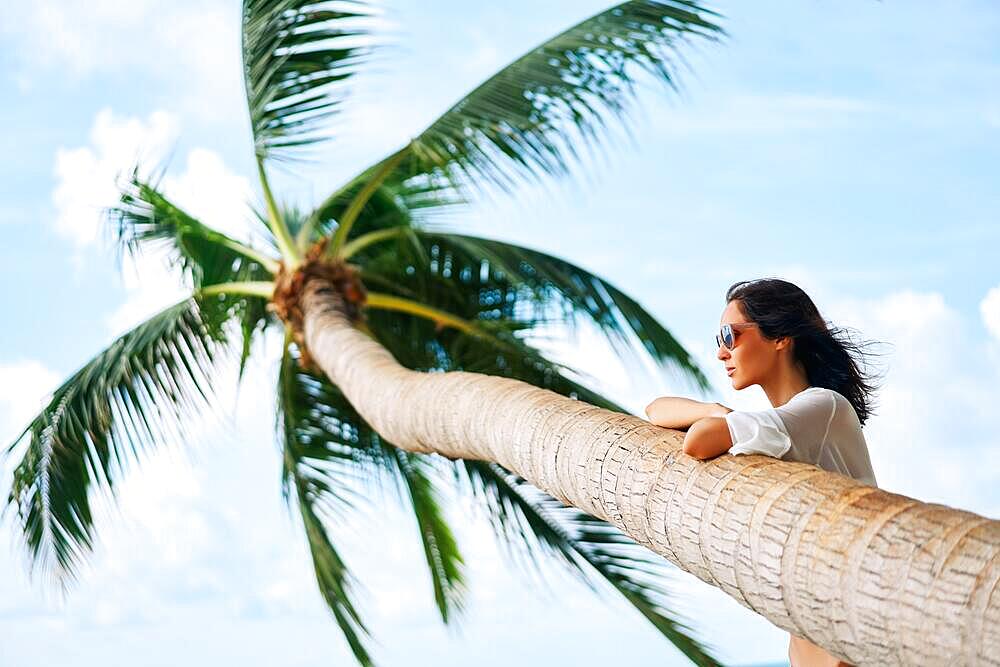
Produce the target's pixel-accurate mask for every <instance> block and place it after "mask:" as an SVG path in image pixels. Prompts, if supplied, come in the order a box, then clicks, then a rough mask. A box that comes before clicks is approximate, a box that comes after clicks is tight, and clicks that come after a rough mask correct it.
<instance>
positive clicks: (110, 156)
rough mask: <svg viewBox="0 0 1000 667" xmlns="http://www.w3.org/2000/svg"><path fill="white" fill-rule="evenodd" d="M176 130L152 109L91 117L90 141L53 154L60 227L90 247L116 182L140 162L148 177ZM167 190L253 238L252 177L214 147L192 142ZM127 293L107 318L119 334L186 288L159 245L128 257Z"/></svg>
mask: <svg viewBox="0 0 1000 667" xmlns="http://www.w3.org/2000/svg"><path fill="white" fill-rule="evenodd" d="M177 135H178V121H177V119H176V117H175V116H174V115H173V114H170V113H167V112H164V111H154V112H153V113H151V114H150V115H149V116H148V118H147V119H145V120H143V119H140V118H135V117H129V116H117V115H116V114H115V113H114V112H113V111H112V110H111V109H102V110H101V111H100V112H98V114H97V116H96V118H95V119H94V125H93V128H92V129H91V132H90V142H89V145H86V146H80V147H77V148H72V149H64V148H60V149H59V150H58V151H57V153H56V168H55V172H56V176H57V178H58V181H57V184H56V187H55V190H54V191H53V195H52V199H53V203H54V205H55V207H56V211H57V216H56V230H57V231H58V232H59V233H60V234H61V235H63V236H65V237H67V238H69V239H71V240H72V241H73V243H74V244H75V246H76V247H77V249H78V250H81V249H84V248H87V247H90V246H93V245H94V244H95V243H96V242H97V240H98V238H99V237H100V230H101V228H102V225H105V224H107V222H106V220H105V213H104V211H105V209H106V208H107V207H110V206H114V205H116V204H117V202H118V198H119V194H120V189H119V185H120V184H121V183H122V181H123V179H124V178H127V177H128V174H129V170H130V169H131V168H132V166H134V165H135V164H137V163H138V164H139V165H140V175H141V176H142V177H148V176H149V174H150V171H151V170H152V169H154V168H160V167H161V165H162V164H163V163H164V161H165V159H166V157H167V154H168V151H169V150H170V148H171V144H172V143H173V142H174V140H175V139H176V137H177ZM161 189H162V190H163V192H164V193H165V194H166V195H167V196H168V197H169V198H170V199H171V200H172V201H174V203H176V204H177V205H178V206H180V207H181V208H183V209H184V210H186V211H187V212H188V213H190V214H192V215H193V216H195V217H196V218H198V219H199V220H201V221H202V222H204V223H205V224H208V225H210V226H212V227H214V228H216V229H218V230H220V231H222V232H224V233H227V234H229V235H231V236H234V237H236V238H238V239H241V240H247V239H249V237H250V228H249V226H248V222H247V221H248V219H249V217H250V209H249V208H248V206H247V204H248V202H249V201H250V200H251V198H252V195H253V190H252V188H251V186H250V183H249V181H248V180H247V179H246V178H244V177H243V176H240V175H238V174H236V173H234V172H232V171H231V170H230V169H229V168H228V167H227V166H226V165H225V163H224V162H223V160H222V158H221V157H220V156H219V155H218V154H217V153H215V152H213V151H210V150H207V149H204V148H197V147H196V148H193V149H191V151H190V152H189V153H188V154H187V157H186V160H185V163H184V166H183V171H181V172H180V173H179V174H177V175H173V174H167V175H166V176H165V177H164V178H163V180H162V182H161ZM123 279H124V286H125V289H126V292H127V293H128V297H127V299H126V301H125V303H123V304H122V305H121V306H120V307H119V308H118V309H117V310H116V311H115V312H114V313H113V314H112V315H111V316H110V318H109V327H110V329H111V330H112V332H113V333H114V334H120V333H123V332H124V331H126V330H127V329H129V328H130V327H132V326H134V325H135V324H137V323H139V322H140V321H142V320H143V319H145V318H146V317H148V316H149V315H152V314H153V313H155V312H157V311H158V310H160V309H162V308H164V307H166V306H168V305H169V304H171V303H174V302H176V301H178V300H180V299H181V298H183V295H184V294H185V290H184V289H183V286H182V285H181V283H180V280H179V278H178V276H177V274H176V272H175V271H173V270H172V269H170V268H169V267H168V265H167V257H166V255H165V254H164V253H162V252H154V253H150V252H145V253H143V254H141V255H140V256H139V257H138V258H137V259H136V261H134V262H133V261H132V260H128V261H127V262H126V266H125V271H124V276H123Z"/></svg>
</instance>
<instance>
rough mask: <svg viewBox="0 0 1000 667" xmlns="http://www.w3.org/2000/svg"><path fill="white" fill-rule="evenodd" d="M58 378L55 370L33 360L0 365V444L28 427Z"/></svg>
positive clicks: (8, 440) (57, 383)
mask: <svg viewBox="0 0 1000 667" xmlns="http://www.w3.org/2000/svg"><path fill="white" fill-rule="evenodd" d="M59 380H60V377H59V375H57V374H56V373H55V371H52V370H50V369H49V368H47V367H46V366H45V365H44V364H42V363H40V362H38V361H35V360H34V359H23V360H20V361H15V362H12V363H5V364H0V447H3V446H5V445H4V443H9V442H10V441H11V440H12V439H13V438H15V437H17V435H18V434H19V433H20V432H21V430H22V429H23V428H24V427H25V426H27V424H28V421H29V420H30V419H31V418H32V417H34V416H35V415H36V414H37V413H38V411H39V410H41V408H42V406H43V405H44V401H45V399H46V397H47V396H49V395H50V394H51V393H52V391H53V390H54V389H55V388H56V387H57V386H58V385H59Z"/></svg>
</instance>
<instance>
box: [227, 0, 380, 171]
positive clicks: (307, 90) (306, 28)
mask: <svg viewBox="0 0 1000 667" xmlns="http://www.w3.org/2000/svg"><path fill="white" fill-rule="evenodd" d="M369 15H370V11H369V10H368V8H367V6H366V4H365V3H363V2H359V1H357V0H352V1H350V2H347V1H343V0H338V1H336V2H329V1H324V0H244V2H243V73H244V83H245V86H246V94H247V104H248V107H249V111H250V124H251V127H252V129H253V136H254V150H255V153H256V155H257V158H258V159H259V160H263V159H265V158H269V157H270V158H281V157H285V158H287V157H289V156H290V155H291V154H292V153H293V152H294V149H297V148H301V147H304V146H308V145H310V144H314V143H316V142H317V141H321V140H323V139H324V137H322V136H320V135H318V134H317V132H318V131H319V130H320V129H321V128H322V127H323V123H324V121H326V120H328V119H329V117H330V116H332V115H334V114H335V113H337V111H338V110H339V106H340V105H341V103H342V102H343V100H344V98H345V97H346V90H345V88H346V87H345V85H344V84H345V82H346V80H347V79H349V78H350V77H351V76H352V75H354V74H355V73H356V72H357V70H358V67H359V66H360V65H361V64H362V63H363V62H365V60H366V59H367V57H368V56H369V55H370V53H371V51H372V48H371V47H370V46H368V45H364V44H361V43H360V42H361V41H362V39H361V38H364V37H365V36H367V34H368V30H367V29H366V28H365V26H364V21H363V20H364V19H365V18H366V17H368V16H369Z"/></svg>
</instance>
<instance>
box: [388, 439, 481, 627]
mask: <svg viewBox="0 0 1000 667" xmlns="http://www.w3.org/2000/svg"><path fill="white" fill-rule="evenodd" d="M390 447H391V455H392V456H393V460H394V461H395V463H396V466H397V470H398V475H397V477H398V480H399V481H400V483H401V484H402V485H403V486H404V487H405V489H406V491H407V496H408V497H409V500H410V503H409V504H410V505H411V506H412V508H413V513H414V516H415V517H416V520H417V527H418V528H419V530H420V540H421V543H422V544H423V547H424V557H425V559H426V560H427V567H428V568H429V570H430V573H431V583H432V584H433V586H434V601H435V602H436V603H437V607H438V611H439V612H440V613H441V619H442V620H443V621H444V622H445V623H449V622H450V621H453V620H454V618H455V615H456V613H458V612H461V611H462V608H463V607H464V596H465V591H466V585H465V575H464V571H463V570H464V568H463V565H464V560H463V559H462V554H461V553H460V552H459V549H458V542H457V541H456V540H455V535H454V533H452V531H451V528H450V527H449V526H448V522H447V520H446V519H445V516H444V511H443V509H442V507H441V505H440V500H439V494H438V492H437V489H436V488H435V484H434V481H433V479H434V474H435V468H434V465H433V464H432V463H431V462H430V461H429V459H428V457H426V456H422V455H420V454H414V453H412V452H407V451H404V450H402V449H398V448H396V447H392V446H390Z"/></svg>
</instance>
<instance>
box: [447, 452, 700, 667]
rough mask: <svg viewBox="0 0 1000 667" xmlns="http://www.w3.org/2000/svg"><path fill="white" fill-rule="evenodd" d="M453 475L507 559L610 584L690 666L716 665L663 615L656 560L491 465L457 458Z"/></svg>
mask: <svg viewBox="0 0 1000 667" xmlns="http://www.w3.org/2000/svg"><path fill="white" fill-rule="evenodd" d="M455 476H456V481H457V482H458V483H459V486H460V488H462V489H463V490H464V491H465V492H466V493H471V494H472V495H473V496H475V497H476V498H478V499H479V500H480V501H481V502H482V503H483V504H484V506H485V507H486V509H487V514H488V516H489V518H490V520H491V524H492V526H493V529H494V533H495V534H496V536H497V541H498V543H499V544H500V546H501V548H502V549H503V550H505V551H506V552H507V553H508V554H510V553H511V548H512V547H516V548H517V549H518V550H519V551H520V552H521V554H522V555H524V556H527V558H528V560H529V563H530V565H531V566H532V567H533V568H535V569H536V570H537V571H538V572H540V573H541V574H542V575H543V576H542V580H544V570H543V569H542V567H543V562H544V560H543V557H542V556H545V557H546V558H549V559H553V560H555V561H556V562H558V563H560V564H561V565H563V566H564V567H566V568H568V570H569V571H570V572H571V573H572V574H573V575H574V576H576V577H577V578H578V579H579V580H580V581H582V582H584V583H585V584H586V585H587V586H588V587H589V588H590V589H591V590H593V591H594V592H595V593H600V592H601V590H602V588H603V589H605V590H606V589H607V586H608V585H610V586H611V587H612V588H613V590H615V591H616V592H617V593H619V594H621V595H622V596H623V597H624V598H625V599H626V600H627V601H628V602H629V603H630V604H631V605H632V606H633V607H635V608H636V609H637V610H638V611H639V612H640V613H641V614H642V615H643V616H644V617H645V618H646V619H647V620H648V621H649V622H650V623H652V624H653V626H654V627H656V629H657V630H658V631H659V632H660V633H661V634H663V636H664V637H666V638H667V639H668V640H669V641H670V642H671V643H672V644H673V645H674V646H675V647H677V649H678V650H680V651H681V652H682V653H684V655H686V656H687V657H688V658H689V659H690V660H691V661H692V662H693V663H694V664H696V665H713V666H714V665H718V664H719V663H718V662H717V661H716V660H715V659H714V658H712V657H711V655H710V654H709V653H708V649H707V648H706V647H705V646H704V645H702V644H701V642H699V641H698V640H697V639H695V638H694V637H692V636H691V634H690V632H691V628H689V627H687V626H686V625H684V624H683V623H682V622H680V621H679V620H678V619H677V618H676V617H675V614H674V613H673V612H672V611H671V610H670V597H671V596H670V591H669V590H668V588H667V586H666V584H665V577H666V575H667V574H668V572H669V567H668V564H667V563H666V562H665V561H664V560H663V558H661V557H660V556H658V555H656V554H654V553H652V552H650V551H649V549H647V548H646V547H643V546H642V545H639V544H637V543H636V542H635V541H633V540H632V539H631V538H630V537H628V536H627V535H625V534H624V533H622V532H621V531H620V530H618V529H617V528H616V527H614V526H612V525H611V524H609V523H607V522H605V521H602V520H601V519H597V518H595V517H593V516H590V515H589V514H586V513H585V512H581V511H580V510H578V509H576V508H575V507H569V506H567V505H564V504H563V503H561V502H560V501H559V500H557V499H555V498H553V497H551V496H549V495H548V494H546V493H543V492H542V491H540V490H538V489H537V488H535V487H534V486H532V485H531V484H529V483H528V482H527V481H525V480H524V479H523V478H521V477H519V476H518V475H515V474H513V473H510V472H508V471H507V470H505V469H504V468H503V467H501V466H499V465H497V464H496V463H491V462H486V461H467V460H459V461H456V462H455ZM511 560H512V561H514V562H518V560H517V559H516V558H511Z"/></svg>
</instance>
